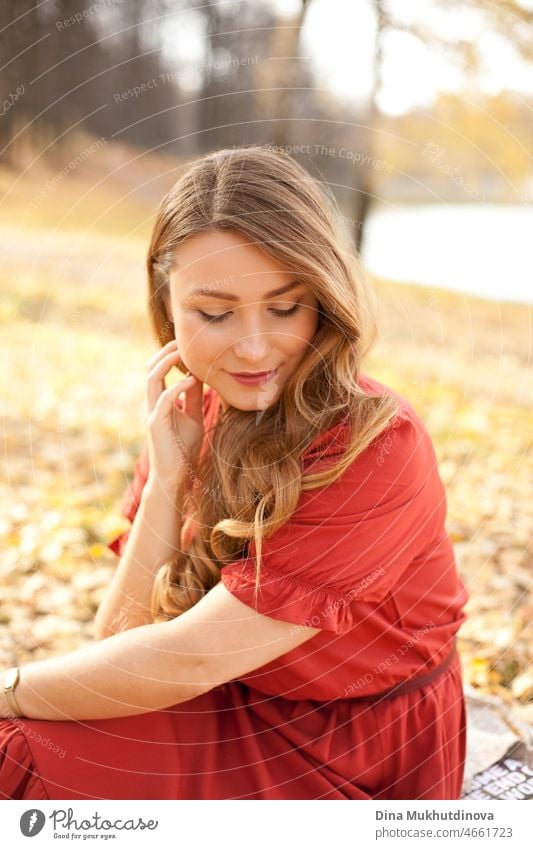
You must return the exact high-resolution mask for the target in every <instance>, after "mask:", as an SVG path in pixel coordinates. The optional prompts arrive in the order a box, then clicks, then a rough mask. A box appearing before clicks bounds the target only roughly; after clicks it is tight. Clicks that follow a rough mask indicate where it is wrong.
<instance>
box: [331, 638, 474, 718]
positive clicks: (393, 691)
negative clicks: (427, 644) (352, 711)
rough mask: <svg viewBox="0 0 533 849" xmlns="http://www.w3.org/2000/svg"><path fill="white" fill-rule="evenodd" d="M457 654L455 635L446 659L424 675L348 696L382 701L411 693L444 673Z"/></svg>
mask: <svg viewBox="0 0 533 849" xmlns="http://www.w3.org/2000/svg"><path fill="white" fill-rule="evenodd" d="M456 655H457V640H456V638H455V637H454V638H453V643H452V648H451V650H450V652H449V653H448V654H447V655H446V657H445V658H444V660H441V662H440V663H439V664H438V665H437V666H435V667H433V669H430V671H429V672H426V673H425V674H424V675H416V676H415V677H414V678H407V679H406V680H405V681H399V682H398V684H394V686H392V687H389V688H388V689H387V690H381V691H380V692H379V693H371V694H370V695H369V696H354V698H353V699H350V697H348V699H349V700H350V701H355V702H380V701H381V700H382V699H390V698H391V697H392V696H400V695H403V693H410V692H411V690H418V688H419V687H424V686H425V685H426V684H429V683H430V682H431V681H433V680H434V679H435V678H438V677H439V675H442V673H443V672H444V671H445V670H446V669H447V668H448V667H449V666H450V664H451V663H452V661H453V660H454V659H455V657H456Z"/></svg>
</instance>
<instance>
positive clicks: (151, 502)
mask: <svg viewBox="0 0 533 849" xmlns="http://www.w3.org/2000/svg"><path fill="white" fill-rule="evenodd" d="M182 505H183V488H178V489H177V490H176V489H169V490H167V489H165V488H164V487H163V486H162V485H160V484H159V483H158V482H157V480H156V479H154V480H149V481H148V483H147V484H146V485H145V486H144V488H143V490H142V495H141V500H140V504H139V509H138V511H137V513H136V515H135V518H134V521H133V526H132V529H131V531H130V535H129V537H128V540H127V542H126V547H125V549H124V552H123V554H122V557H121V558H120V562H119V564H118V567H117V570H116V572H115V573H114V575H113V579H112V581H111V584H110V585H109V588H108V590H107V593H106V595H105V596H104V598H103V600H102V602H101V604H100V607H99V608H98V610H97V613H96V616H95V622H94V635H95V638H96V639H97V640H101V639H104V638H105V637H109V636H111V635H112V634H115V633H118V632H120V631H126V630H127V629H128V628H135V627H137V626H139V625H145V624H148V623H150V622H151V621H152V619H151V616H150V601H151V597H152V587H153V583H154V579H155V576H156V574H157V572H158V570H159V568H160V567H161V566H163V564H164V563H166V562H167V560H169V559H170V558H171V557H173V556H174V555H175V554H176V553H177V552H178V551H179V549H180V536H181V527H182V523H183V520H182Z"/></svg>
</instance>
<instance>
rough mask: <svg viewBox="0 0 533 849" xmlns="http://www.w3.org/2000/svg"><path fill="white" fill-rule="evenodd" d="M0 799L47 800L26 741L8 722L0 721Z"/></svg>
mask: <svg viewBox="0 0 533 849" xmlns="http://www.w3.org/2000/svg"><path fill="white" fill-rule="evenodd" d="M20 721H21V722H24V719H21V720H20ZM0 799H48V795H47V793H46V790H45V788H44V784H43V781H42V779H41V777H40V775H39V774H38V772H37V768H36V766H35V762H34V760H33V756H32V753H31V749H30V747H29V745H28V741H27V740H26V737H25V736H24V734H23V732H22V731H21V730H20V728H19V726H18V722H14V721H13V720H10V719H2V720H0Z"/></svg>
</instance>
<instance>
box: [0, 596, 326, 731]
mask: <svg viewBox="0 0 533 849" xmlns="http://www.w3.org/2000/svg"><path fill="white" fill-rule="evenodd" d="M318 633H319V629H317V628H311V627H308V626H304V625H294V624H292V623H291V622H285V621H281V620H278V619H274V618H272V617H270V616H263V615H262V614H260V613H257V612H256V611H255V610H253V609H252V608H250V607H249V606H248V605H246V604H243V603H242V602H241V601H239V599H237V598H236V597H235V596H234V595H232V594H231V593H230V592H229V591H228V590H227V589H226V587H225V586H224V585H223V584H222V582H220V581H219V583H218V584H216V586H214V587H213V589H211V590H210V591H209V592H208V593H206V595H205V596H204V597H203V598H202V599H201V600H200V601H199V602H197V603H196V604H195V605H194V606H193V607H191V608H190V609H189V610H187V611H186V612H185V613H182V614H181V615H180V616H178V617H176V618H175V619H171V620H169V621H167V622H158V623H155V624H151V625H141V626H140V627H139V628H132V629H131V630H129V631H125V632H124V633H123V634H115V635H114V636H112V637H109V639H107V640H101V641H99V642H97V643H93V644H91V645H89V646H84V647H83V648H81V649H78V650H77V651H74V652H70V653H69V654H66V655H62V656H60V657H52V658H49V659H48V658H47V659H45V660H37V661H34V662H33V663H28V664H25V665H24V666H22V667H21V669H20V681H19V683H18V684H17V687H16V689H15V697H16V700H17V703H18V705H19V708H20V710H21V711H22V714H23V715H24V716H26V717H27V718H28V719H63V720H64V719H107V718H109V717H114V716H132V715H134V714H139V713H147V712H148V711H152V710H163V709H164V708H167V707H171V706H172V705H175V704H179V703H181V702H186V701H188V700H189V699H193V698H195V697H196V696H199V695H202V694H203V693H206V692H208V691H209V690H212V689H213V687H217V686H219V685H220V684H223V683H225V682H226V681H231V680H233V679H234V678H238V677H239V676H240V675H243V674H245V673H247V672H250V671H251V670H252V669H257V668H258V667H260V666H263V665H264V664H266V663H269V662H270V661H271V660H273V659H274V658H276V657H279V656H280V655H282V654H285V653H286V652H288V651H290V650H291V649H294V648H295V647H296V646H299V645H300V644H301V643H303V642H305V641H306V640H308V639H310V638H311V637H314V636H315V635H316V634H318ZM0 678H3V675H0ZM9 715H10V711H9V707H8V705H7V701H6V699H5V696H4V692H3V690H2V689H0V716H9Z"/></svg>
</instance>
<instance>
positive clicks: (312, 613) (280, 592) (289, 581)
mask: <svg viewBox="0 0 533 849" xmlns="http://www.w3.org/2000/svg"><path fill="white" fill-rule="evenodd" d="M220 578H221V581H222V583H223V584H224V586H225V587H226V589H227V590H229V591H230V592H231V593H233V595H234V596H236V597H237V598H238V599H239V600H240V601H242V602H243V603H244V604H246V605H248V606H249V607H251V608H253V609H254V610H256V611H257V612H258V613H261V614H263V615H264V616H270V617H272V618H273V619H281V620H282V621H284V622H292V623H294V624H295V625H304V626H307V627H310V628H320V629H324V630H326V631H333V632H334V633H335V634H344V633H346V632H347V631H349V630H350V629H351V628H353V626H354V625H355V618H354V612H353V609H352V607H351V605H350V603H349V601H348V600H347V599H346V597H345V596H343V595H341V594H340V593H336V592H335V591H334V590H331V589H330V588H326V587H314V586H311V585H310V584H307V583H305V582H304V581H299V580H297V579H296V578H293V577H289V576H288V575H284V574H282V573H278V572H276V571H275V570H273V569H272V568H270V567H269V566H265V565H261V573H260V582H259V590H258V592H257V598H256V593H255V582H256V573H255V565H254V561H253V560H252V561H249V562H248V561H244V562H243V561H236V562H235V563H228V564H226V566H223V567H222V570H221V573H220Z"/></svg>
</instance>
